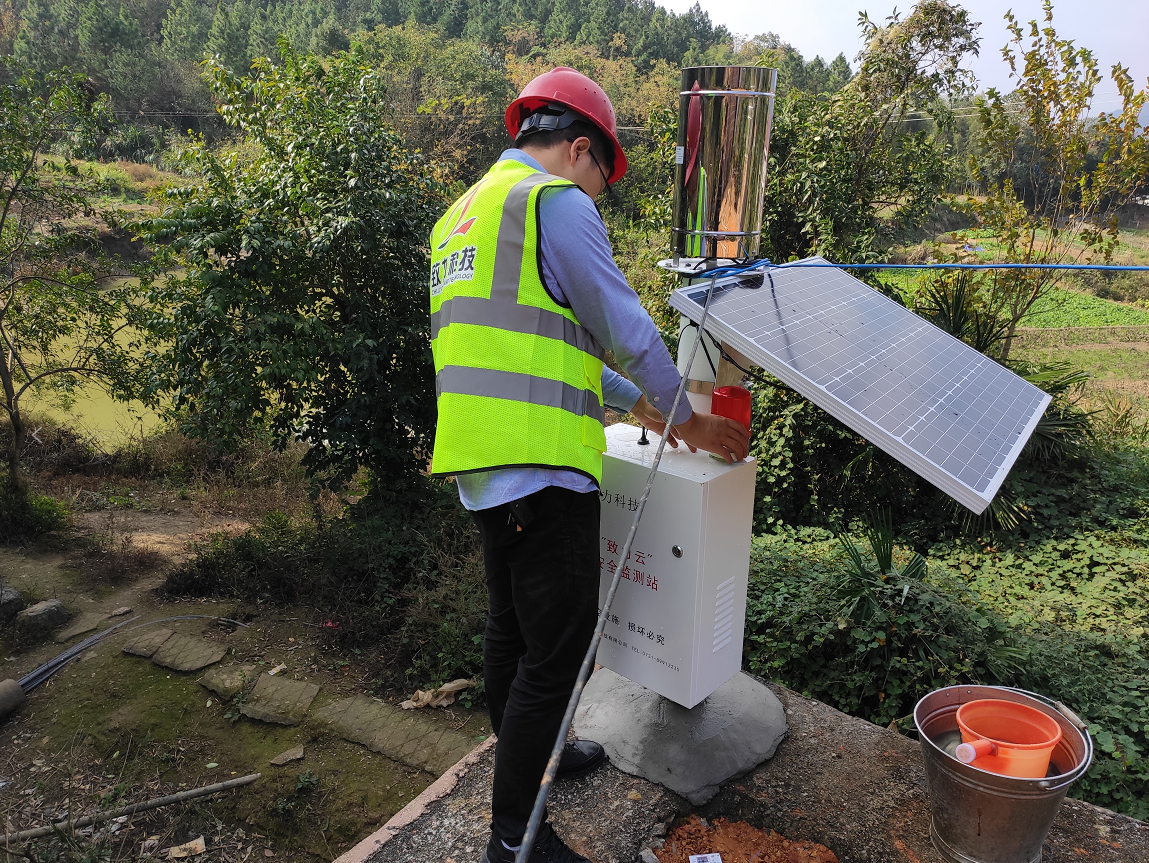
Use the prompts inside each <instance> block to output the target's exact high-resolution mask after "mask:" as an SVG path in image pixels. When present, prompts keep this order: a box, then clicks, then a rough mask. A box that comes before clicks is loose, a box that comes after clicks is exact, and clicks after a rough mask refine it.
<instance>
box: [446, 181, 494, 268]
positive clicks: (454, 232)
mask: <svg viewBox="0 0 1149 863" xmlns="http://www.w3.org/2000/svg"><path fill="white" fill-rule="evenodd" d="M482 185H483V183H482V181H481V180H480V181H479V182H478V183H476V184H475V188H473V189H471V191H470V192H469V193H467V196H466V197H465V198H463V201H462V204H463V205H462V206H461V207H460V208H459V214H458V215H457V216H455V224H454V226H453V227H452V228H451V230H450V231H449V232H448V233H447V236H446V237H445V238H444V239H443V242H441V243H439V245H438V246H436V248H435V251H437V252H441V251H443V249H445V248H446V247H447V243H449V242H451V240H452V239H454V238H455V237H462V236H464V235H465V234H466V233H467V231H469V230H471V228H473V227H474V225H475V222H476V221H477V220H478V218H479V217H478V216H471V218H469V219H466V220H464V218H463V217H464V216H466V215H467V211H468V210H469V209H471V204H473V203H475V196H476V195H478V194H479V187H480V186H482Z"/></svg>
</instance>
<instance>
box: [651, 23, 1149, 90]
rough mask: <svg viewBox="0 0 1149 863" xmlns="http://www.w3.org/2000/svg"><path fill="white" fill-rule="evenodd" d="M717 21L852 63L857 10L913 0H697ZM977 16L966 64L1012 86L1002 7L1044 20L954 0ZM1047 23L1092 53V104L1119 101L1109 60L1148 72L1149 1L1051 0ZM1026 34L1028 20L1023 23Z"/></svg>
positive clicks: (1138, 73)
mask: <svg viewBox="0 0 1149 863" xmlns="http://www.w3.org/2000/svg"><path fill="white" fill-rule="evenodd" d="M699 2H700V3H701V4H702V8H703V9H705V10H706V12H707V13H709V15H710V19H711V20H712V21H714V23H716V24H724V25H725V26H726V27H727V29H729V30H730V31H731V32H733V33H738V34H742V35H746V36H754V35H757V34H759V33H766V32H774V33H777V34H778V35H779V36H780V37H781V38H782V40H783V41H784V42H789V43H790V44H791V45H793V46H794V47H795V48H797V49H798V50H799V51H800V52H801V53H802V56H803V57H805V58H806V59H807V60H809V59H812V58H813V57H814V56H815V55H821V56H822V58H823V59H825V60H827V61H829V60H832V59H833V58H834V57H836V56H837V55H838V54H839V53H844V54H845V55H846V59H848V60H849V61H850V65H851V67H853V68H856V64H855V63H854V57H855V56H856V55H857V53H858V51H859V50H860V49H861V47H862V42H861V38H860V37H859V35H858V26H857V22H858V12H859V11H860V10H865V11H866V12H868V13H869V15H870V19H871V20H872V21H875V22H879V21H883V20H885V18H886V17H887V16H888V15H889V14H890V13H891V12H892V11H893V10H894V8H895V7H897V9H898V11H899V12H900V13H902V14H903V15H905V14H906V13H907V12H908V11H909V10H910V8H912V6H913V2H912V0H901V2H892V0H799V2H789V3H764V2H762V0H699ZM693 3H694V0H662V5H665V6H666V7H667V8H668V9H672V10H673V11H675V12H683V11H685V10H686V9H688V8H689V7H690V6H691V5H693ZM959 4H960V5H961V6H964V7H965V8H966V9H968V10H969V11H970V13H971V15H972V17H973V19H974V20H975V21H980V22H981V27H980V28H979V31H978V32H979V34H980V35H981V37H982V42H981V52H980V55H979V56H978V57H976V58H973V59H972V61H971V62H970V63H969V67H970V68H971V69H973V71H974V73H975V74H976V75H977V77H978V80H979V81H980V82H981V86H982V89H985V88H988V87H997V88H998V89H999V90H1003V91H1008V90H1011V89H1013V87H1012V86H1011V84H1010V79H1009V67H1008V66H1007V65H1006V63H1005V61H1004V60H1003V59H1002V57H1001V48H1002V47H1003V46H1004V45H1005V44H1006V43H1007V42H1008V41H1009V39H1010V34H1009V32H1008V31H1007V30H1006V29H1005V21H1004V18H1003V16H1004V14H1005V12H1006V10H1008V9H1013V12H1014V15H1016V16H1017V18H1018V20H1019V21H1021V22H1023V24H1025V25H1027V24H1028V22H1029V21H1031V20H1034V19H1037V20H1039V21H1040V20H1041V19H1042V10H1041V2H1040V0H1014V2H1000V0H998V2H994V0H964V2H962V0H959ZM1053 24H1054V27H1055V29H1056V30H1057V33H1058V35H1059V36H1060V37H1062V38H1068V39H1072V40H1073V41H1074V43H1076V44H1077V45H1079V46H1083V47H1086V48H1089V49H1090V50H1091V51H1092V52H1093V54H1094V56H1095V57H1096V58H1097V60H1098V65H1099V69H1100V71H1101V72H1102V73H1103V75H1104V76H1105V77H1104V81H1103V82H1102V83H1101V84H1100V85H1099V86H1098V88H1097V92H1096V94H1095V96H1094V104H1093V107H1094V110H1095V111H1105V110H1113V109H1114V108H1115V107H1117V106H1118V105H1119V104H1120V100H1119V97H1118V93H1117V88H1116V87H1115V86H1114V84H1113V82H1112V80H1110V78H1109V69H1110V67H1111V66H1112V65H1113V64H1114V63H1117V62H1120V63H1121V64H1122V65H1123V66H1126V67H1128V68H1129V71H1130V73H1131V74H1132V75H1133V80H1134V82H1135V83H1137V84H1138V85H1140V86H1141V87H1144V86H1146V83H1147V81H1146V79H1147V78H1149V0H1060V2H1055V3H1054V7H1053ZM1024 29H1025V32H1026V33H1028V26H1026V27H1025V28H1024Z"/></svg>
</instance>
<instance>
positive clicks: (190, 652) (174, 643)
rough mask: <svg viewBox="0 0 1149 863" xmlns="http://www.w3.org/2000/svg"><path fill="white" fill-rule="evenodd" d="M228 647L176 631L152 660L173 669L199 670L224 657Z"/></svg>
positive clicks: (162, 666) (157, 650) (160, 647)
mask: <svg viewBox="0 0 1149 863" xmlns="http://www.w3.org/2000/svg"><path fill="white" fill-rule="evenodd" d="M226 653H227V648H226V647H225V646H224V645H222V644H216V643H215V642H213V641H208V640H207V639H204V638H195V637H194V636H191V635H180V634H179V633H176V634H175V635H173V636H172V637H171V638H168V639H166V640H165V641H164V643H163V644H161V645H160V646H159V647H158V648H157V649H156V652H155V653H153V654H152V662H154V663H155V664H156V665H158V666H160V667H161V668H170V669H171V670H172V671H199V670H200V669H201V668H207V667H208V666H209V665H214V664H215V663H217V662H219V661H220V660H221V659H223V657H224V655H225V654H226Z"/></svg>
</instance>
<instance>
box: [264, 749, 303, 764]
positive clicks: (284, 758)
mask: <svg viewBox="0 0 1149 863" xmlns="http://www.w3.org/2000/svg"><path fill="white" fill-rule="evenodd" d="M302 760H303V747H302V746H296V747H295V748H294V749H288V750H287V751H286V752H280V753H279V754H278V755H276V756H275V757H274V758H272V759H271V763H272V764H274V765H275V766H276V767H282V766H283V765H284V764H290V763H291V762H292V761H302Z"/></svg>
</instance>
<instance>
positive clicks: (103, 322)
mask: <svg viewBox="0 0 1149 863" xmlns="http://www.w3.org/2000/svg"><path fill="white" fill-rule="evenodd" d="M0 62H3V64H4V69H5V71H6V72H7V73H8V75H7V76H6V77H8V78H9V79H10V83H6V84H3V85H2V86H0V344H2V346H3V349H4V358H3V360H2V361H0V386H2V389H3V394H2V396H0V398H2V402H0V403H2V405H3V408H4V412H5V415H6V416H7V418H8V421H9V425H10V435H9V440H8V444H7V448H6V451H5V454H4V467H5V470H4V489H3V491H4V493H5V494H4V497H5V501H6V503H7V504H9V505H10V504H12V503H13V502H14V501H15V502H16V503H19V502H20V501H25V502H26V501H27V483H26V480H25V478H24V476H23V472H22V470H21V467H20V456H21V453H22V451H23V448H24V442H25V438H26V435H27V429H26V426H25V418H24V412H23V401H24V399H25V397H26V396H28V395H29V394H30V393H32V394H36V395H38V396H41V397H44V396H55V397H57V398H59V399H62V400H64V401H67V400H68V399H69V398H71V397H72V396H73V395H74V393H75V392H76V390H77V389H78V388H79V387H80V386H82V385H83V384H84V383H85V382H87V383H95V384H97V385H99V386H101V387H103V388H104V389H105V390H106V391H108V392H109V393H110V394H111V395H113V397H118V398H124V399H129V398H133V397H136V396H138V395H139V394H140V389H141V384H142V381H143V372H142V363H143V358H142V356H141V352H142V351H143V349H144V345H145V342H146V330H145V320H144V315H145V312H144V311H143V309H142V304H141V303H140V302H139V298H140V288H139V287H138V284H137V283H136V282H135V281H134V280H130V279H124V278H123V276H125V275H126V272H125V271H124V269H123V268H122V267H120V266H118V265H117V263H116V262H115V261H113V260H109V259H108V258H107V257H106V256H104V255H102V254H101V253H100V251H99V247H98V246H97V245H96V244H95V243H94V242H93V237H92V233H93V230H94V226H95V224H98V222H99V221H101V220H102V219H101V217H100V214H98V213H96V211H95V204H94V201H95V199H96V195H97V193H98V191H99V190H98V189H97V188H96V187H95V186H94V184H93V183H92V182H91V181H90V180H88V179H86V178H85V177H83V176H82V175H81V174H80V172H79V171H78V169H77V168H76V166H75V165H74V164H73V163H71V162H69V161H67V160H60V159H57V158H55V157H52V156H49V155H47V154H48V152H49V149H50V148H52V147H54V146H56V145H63V144H66V143H67V142H69V141H75V142H79V143H81V144H84V143H90V142H91V140H92V136H93V135H94V134H95V132H96V131H97V128H98V126H99V125H100V124H101V123H103V122H105V121H106V113H107V98H106V97H103V98H97V99H94V100H92V99H90V98H89V97H88V95H87V94H86V93H85V91H84V89H83V84H84V79H83V78H82V77H81V76H76V77H72V76H66V75H62V74H59V73H51V74H49V75H47V76H46V77H43V78H41V77H40V76H37V75H35V74H34V73H33V72H32V71H30V70H29V69H28V68H27V67H21V66H19V65H17V64H16V63H15V62H14V61H12V60H11V59H6V60H3V61H0ZM83 221H87V222H88V223H89V224H91V225H93V228H92V229H90V230H87V231H85V230H84V229H81V228H73V227H70V226H69V225H70V224H75V223H77V222H83Z"/></svg>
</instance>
